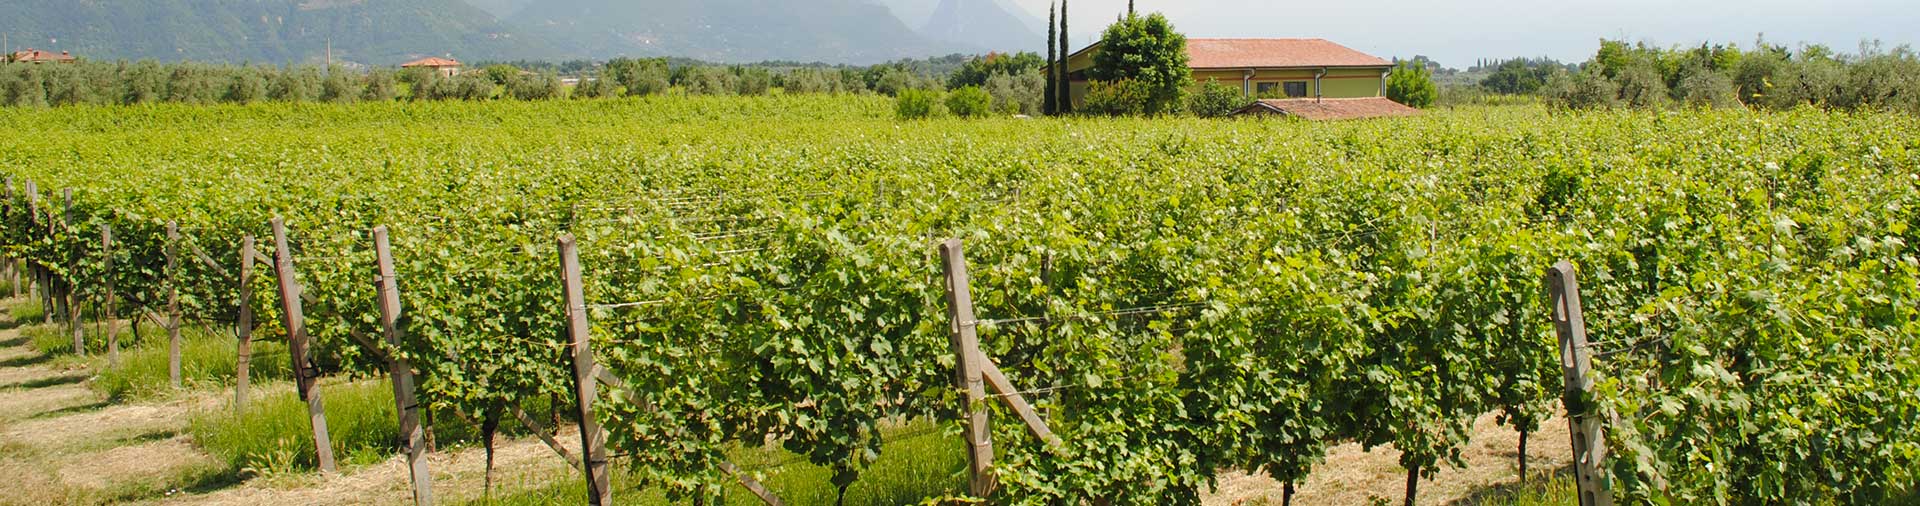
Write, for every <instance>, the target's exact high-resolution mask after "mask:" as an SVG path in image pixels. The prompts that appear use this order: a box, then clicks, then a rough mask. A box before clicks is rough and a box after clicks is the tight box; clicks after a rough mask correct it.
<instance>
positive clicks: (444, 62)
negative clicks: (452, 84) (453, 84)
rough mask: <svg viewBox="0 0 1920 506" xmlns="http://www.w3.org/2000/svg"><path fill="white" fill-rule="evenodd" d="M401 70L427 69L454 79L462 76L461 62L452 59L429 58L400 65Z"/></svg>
mask: <svg viewBox="0 0 1920 506" xmlns="http://www.w3.org/2000/svg"><path fill="white" fill-rule="evenodd" d="M400 68H403V69H414V68H426V69H433V71H434V72H438V73H439V74H440V76H441V77H453V76H455V75H459V74H460V62H459V61H458V60H453V59H450V58H439V57H427V58H421V59H418V60H414V61H410V62H406V63H402V64H400Z"/></svg>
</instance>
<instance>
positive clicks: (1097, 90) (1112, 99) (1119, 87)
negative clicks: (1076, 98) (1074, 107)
mask: <svg viewBox="0 0 1920 506" xmlns="http://www.w3.org/2000/svg"><path fill="white" fill-rule="evenodd" d="M1152 99H1153V89H1152V87H1150V86H1147V85H1146V84H1143V83H1141V82H1139V81H1133V80H1129V79H1122V80H1119V81H1093V82H1089V83H1087V97H1086V103H1084V104H1082V105H1083V106H1084V108H1083V109H1082V111H1083V112H1086V113H1087V114H1094V115H1101V116H1138V115H1141V114H1146V113H1147V103H1148V102H1149V101H1151V100H1152Z"/></svg>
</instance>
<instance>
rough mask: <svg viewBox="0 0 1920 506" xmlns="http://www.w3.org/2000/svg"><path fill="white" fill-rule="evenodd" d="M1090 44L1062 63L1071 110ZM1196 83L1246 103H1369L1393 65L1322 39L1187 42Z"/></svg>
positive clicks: (1080, 90)
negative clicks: (1232, 89)
mask: <svg viewBox="0 0 1920 506" xmlns="http://www.w3.org/2000/svg"><path fill="white" fill-rule="evenodd" d="M1099 51H1100V44H1099V43H1095V44H1093V45H1091V46H1087V48H1086V49H1081V50H1080V51H1079V52H1076V53H1073V54H1072V55H1071V56H1068V57H1067V73H1068V81H1069V83H1070V86H1071V89H1072V90H1073V91H1072V93H1073V102H1074V104H1076V105H1077V104H1080V103H1081V100H1082V98H1084V97H1085V96H1086V93H1087V72H1088V70H1089V69H1092V68H1093V56H1094V54H1096V53H1098V52H1099ZM1187 66H1188V67H1191V68H1192V69H1193V78H1194V79H1195V80H1196V82H1198V83H1205V82H1207V81H1209V80H1215V81H1218V82H1220V83H1222V84H1228V85H1232V86H1237V87H1239V88H1240V90H1241V93H1243V94H1245V95H1246V96H1249V97H1261V98H1372V97H1384V96H1386V93H1387V73H1388V72H1389V71H1390V70H1392V69H1393V63H1392V62H1388V61H1386V60H1382V59H1380V58H1378V57H1375V56H1372V55H1368V54H1366V53H1362V52H1359V51H1355V50H1353V49H1350V48H1348V47H1346V46H1342V45H1339V44H1335V43H1333V42H1330V41H1327V40H1324V39H1187Z"/></svg>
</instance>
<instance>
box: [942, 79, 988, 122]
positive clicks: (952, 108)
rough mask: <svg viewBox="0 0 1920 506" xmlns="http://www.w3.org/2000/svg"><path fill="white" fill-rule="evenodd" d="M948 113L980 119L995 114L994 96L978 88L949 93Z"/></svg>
mask: <svg viewBox="0 0 1920 506" xmlns="http://www.w3.org/2000/svg"><path fill="white" fill-rule="evenodd" d="M947 111H948V112H951V113H953V114H954V115H955V116H959V117H962V118H978V117H981V116H986V115H987V114H988V113H991V112H993V96H992V95H988V94H987V92H986V90H982V89H980V88H979V87H977V86H968V87H965V88H960V89H957V90H953V91H952V92H949V93H947Z"/></svg>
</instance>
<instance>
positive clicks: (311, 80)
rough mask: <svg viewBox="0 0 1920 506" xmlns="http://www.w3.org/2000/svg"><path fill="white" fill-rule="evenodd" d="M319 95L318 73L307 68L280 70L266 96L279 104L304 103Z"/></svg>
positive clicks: (311, 68)
mask: <svg viewBox="0 0 1920 506" xmlns="http://www.w3.org/2000/svg"><path fill="white" fill-rule="evenodd" d="M319 95H320V71H319V70H317V69H314V68H313V67H307V66H301V67H292V66H288V67H286V68H284V69H281V70H280V74H279V75H278V76H275V78H274V80H273V83H272V84H270V85H269V86H268V88H267V96H268V97H269V98H272V99H274V100H278V101H281V102H306V101H309V100H313V98H314V97H316V96H319Z"/></svg>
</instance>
